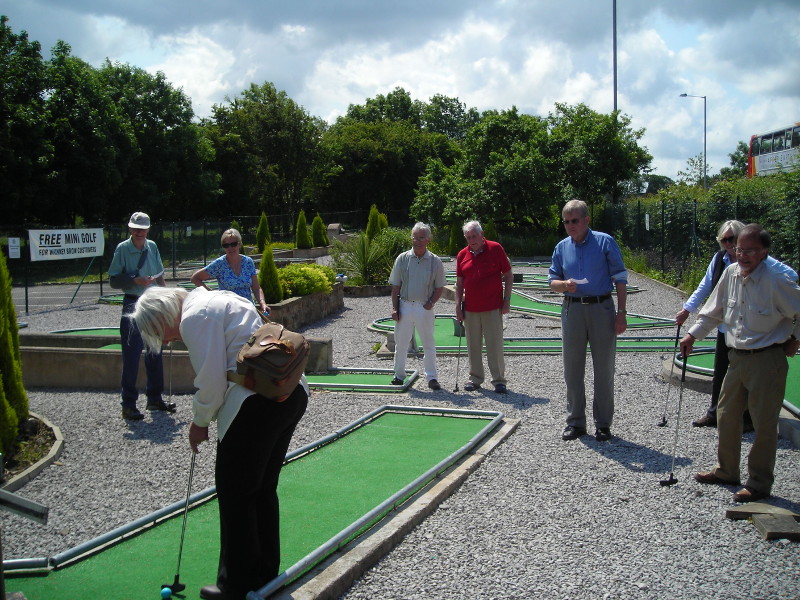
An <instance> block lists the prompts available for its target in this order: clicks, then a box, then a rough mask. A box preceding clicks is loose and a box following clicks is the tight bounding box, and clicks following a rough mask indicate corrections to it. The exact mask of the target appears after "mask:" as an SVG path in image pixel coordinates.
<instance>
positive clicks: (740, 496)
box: [733, 486, 769, 502]
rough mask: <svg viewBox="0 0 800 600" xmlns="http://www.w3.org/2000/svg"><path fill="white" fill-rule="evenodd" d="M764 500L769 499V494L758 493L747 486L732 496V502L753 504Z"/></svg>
mask: <svg viewBox="0 0 800 600" xmlns="http://www.w3.org/2000/svg"><path fill="white" fill-rule="evenodd" d="M764 498H769V494H768V493H766V492H759V491H758V490H754V489H753V488H751V487H749V486H744V487H743V488H742V489H740V490H739V491H738V492H736V493H735V494H734V495H733V501H734V502H755V501H756V500H763V499H764Z"/></svg>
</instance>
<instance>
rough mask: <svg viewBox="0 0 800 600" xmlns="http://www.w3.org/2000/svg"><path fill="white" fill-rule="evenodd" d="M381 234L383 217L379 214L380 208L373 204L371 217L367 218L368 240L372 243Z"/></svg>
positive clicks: (370, 210) (370, 212)
mask: <svg viewBox="0 0 800 600" xmlns="http://www.w3.org/2000/svg"><path fill="white" fill-rule="evenodd" d="M380 232H381V217H380V213H379V212H378V207H377V206H375V205H374V204H373V205H372V206H371V207H370V209H369V217H368V218H367V230H366V233H367V240H369V241H370V242H371V241H372V240H373V239H375V236H376V235H378V234H379V233H380Z"/></svg>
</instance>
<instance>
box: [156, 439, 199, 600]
mask: <svg viewBox="0 0 800 600" xmlns="http://www.w3.org/2000/svg"><path fill="white" fill-rule="evenodd" d="M195 456H197V454H196V453H195V452H192V462H191V464H190V465H189V484H188V485H187V486H186V504H185V506H184V507H183V526H182V527H181V545H180V547H179V548H178V567H177V568H176V569H175V581H173V582H172V583H165V584H163V585H162V586H161V587H160V588H159V589H162V590H163V589H164V588H169V589H170V590H172V593H173V594H176V593H178V592H182V591H183V590H185V589H186V584H185V583H181V577H180V574H181V557H182V556H183V539H184V537H185V536H186V515H187V514H188V513H189V496H190V495H191V493H192V478H193V477H194V458H195Z"/></svg>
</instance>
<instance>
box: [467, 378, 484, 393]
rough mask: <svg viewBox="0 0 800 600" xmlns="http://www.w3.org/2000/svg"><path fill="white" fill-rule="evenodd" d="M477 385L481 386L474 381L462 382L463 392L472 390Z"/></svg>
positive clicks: (476, 387)
mask: <svg viewBox="0 0 800 600" xmlns="http://www.w3.org/2000/svg"><path fill="white" fill-rule="evenodd" d="M479 387H481V386H480V384H479V383H475V382H474V381H468V382H467V383H465V384H464V391H465V392H474V391H475V390H477V389H478V388H479Z"/></svg>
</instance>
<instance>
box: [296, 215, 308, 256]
mask: <svg viewBox="0 0 800 600" xmlns="http://www.w3.org/2000/svg"><path fill="white" fill-rule="evenodd" d="M294 239H295V245H296V246H297V248H299V249H301V250H305V249H307V248H311V236H309V235H308V223H307V222H306V213H305V211H304V210H301V211H300V215H299V216H298V217H297V227H296V228H295V233H294Z"/></svg>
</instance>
